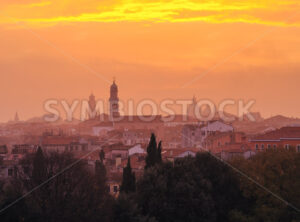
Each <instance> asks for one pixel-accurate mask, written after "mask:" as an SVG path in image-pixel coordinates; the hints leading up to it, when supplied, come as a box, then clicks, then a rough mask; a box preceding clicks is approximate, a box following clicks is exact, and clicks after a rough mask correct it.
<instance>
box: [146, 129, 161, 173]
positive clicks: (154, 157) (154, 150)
mask: <svg viewBox="0 0 300 222" xmlns="http://www.w3.org/2000/svg"><path fill="white" fill-rule="evenodd" d="M161 149H162V147H161V142H160V143H159V147H157V143H156V137H155V135H154V133H152V134H151V138H150V142H149V145H148V147H147V156H146V166H145V169H148V168H150V167H153V166H155V165H156V164H158V163H161V162H162V159H161Z"/></svg>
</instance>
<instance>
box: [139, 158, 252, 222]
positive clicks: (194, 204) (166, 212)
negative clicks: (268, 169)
mask: <svg viewBox="0 0 300 222" xmlns="http://www.w3.org/2000/svg"><path fill="white" fill-rule="evenodd" d="M136 198H137V202H138V205H139V207H140V208H141V209H142V212H143V214H144V215H149V216H151V217H154V218H155V219H156V220H158V221H229V220H230V218H229V213H230V212H231V211H234V210H235V211H238V212H244V209H245V207H244V206H245V204H246V203H247V201H246V200H245V199H244V198H243V196H242V194H241V191H240V190H239V180H238V178H237V176H236V174H235V173H234V172H233V171H232V170H231V169H230V168H229V167H228V166H226V165H225V164H223V163H222V162H220V161H219V160H216V159H215V158H214V157H212V156H211V155H210V154H208V153H201V154H200V153H199V154H197V156H196V157H195V158H194V157H186V158H181V159H178V160H176V161H175V162H174V163H171V162H165V163H162V164H156V165H155V166H154V167H151V168H149V169H147V170H146V171H145V173H144V175H143V177H142V178H141V179H140V180H139V181H138V183H137V192H136Z"/></svg>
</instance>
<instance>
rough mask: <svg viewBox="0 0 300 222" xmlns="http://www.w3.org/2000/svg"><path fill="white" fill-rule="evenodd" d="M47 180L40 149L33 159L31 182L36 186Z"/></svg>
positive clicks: (43, 157) (43, 158) (44, 163)
mask: <svg viewBox="0 0 300 222" xmlns="http://www.w3.org/2000/svg"><path fill="white" fill-rule="evenodd" d="M46 179H47V168H46V162H45V156H44V153H43V150H42V148H41V147H39V148H38V150H37V152H36V153H35V155H34V157H33V169H32V180H33V182H34V183H35V184H36V185H39V184H41V183H43V182H44V181H45V180H46Z"/></svg>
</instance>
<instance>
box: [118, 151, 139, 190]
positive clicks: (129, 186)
mask: <svg viewBox="0 0 300 222" xmlns="http://www.w3.org/2000/svg"><path fill="white" fill-rule="evenodd" d="M135 189H136V187H135V173H134V172H132V169H131V165H130V157H128V161H127V166H126V167H125V168H124V169H123V180H122V185H121V187H120V191H121V192H124V193H130V192H135Z"/></svg>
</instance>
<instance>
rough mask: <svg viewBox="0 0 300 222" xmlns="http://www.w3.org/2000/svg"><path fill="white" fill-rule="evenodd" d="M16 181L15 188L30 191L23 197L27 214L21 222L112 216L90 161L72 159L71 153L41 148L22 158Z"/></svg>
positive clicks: (95, 219) (97, 218)
mask: <svg viewBox="0 0 300 222" xmlns="http://www.w3.org/2000/svg"><path fill="white" fill-rule="evenodd" d="M41 160H43V163H42V162H41ZM38 166H40V167H41V168H40V169H38V168H37V167H38ZM41 181H42V183H39V182H41ZM13 184H18V186H17V187H15V190H16V189H18V190H19V191H20V192H21V194H22V195H24V194H27V193H28V192H31V193H30V194H29V195H28V196H27V197H26V199H24V200H25V201H26V206H27V210H26V213H27V215H26V217H24V218H23V219H22V221H48V222H52V221H75V222H77V221H78V222H79V221H100V220H101V221H108V219H109V218H111V215H110V211H109V209H110V208H111V205H112V201H111V199H109V195H108V194H107V193H100V192H98V189H97V186H98V185H97V184H96V180H95V178H94V176H93V175H92V174H91V173H90V171H89V169H88V165H87V162H86V161H84V160H78V159H75V158H73V156H72V154H70V153H57V152H53V153H49V152H47V153H43V152H42V150H41V149H38V151H37V152H36V154H34V155H28V156H26V157H25V158H24V159H23V160H21V162H20V167H19V170H18V174H17V176H16V178H14V180H13ZM37 184H39V185H38V186H37ZM104 190H106V189H104ZM20 216H21V215H20ZM22 216H23V215H22Z"/></svg>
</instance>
